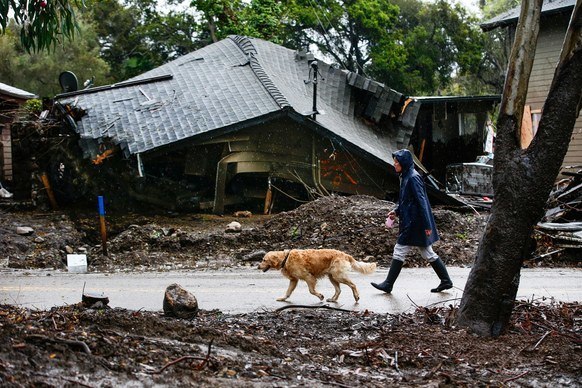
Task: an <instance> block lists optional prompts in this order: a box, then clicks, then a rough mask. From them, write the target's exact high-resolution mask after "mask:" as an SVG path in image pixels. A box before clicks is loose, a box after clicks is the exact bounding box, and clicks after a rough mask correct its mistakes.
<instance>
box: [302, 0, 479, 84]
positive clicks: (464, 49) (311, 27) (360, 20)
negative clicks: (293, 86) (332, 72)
mask: <svg viewBox="0 0 582 388" xmlns="http://www.w3.org/2000/svg"><path fill="white" fill-rule="evenodd" d="M293 5H294V8H292V9H293V13H292V14H293V15H295V17H296V18H297V24H296V25H295V26H294V27H295V30H296V32H297V34H298V36H299V39H298V43H299V44H301V45H303V46H307V45H311V44H315V45H317V47H318V48H319V50H320V51H322V52H323V53H324V54H327V55H329V56H331V57H333V58H334V60H335V61H336V62H337V63H338V64H339V65H340V66H341V67H343V68H346V69H348V70H351V71H355V72H358V73H363V74H366V75H368V76H370V77H372V78H374V79H376V80H378V81H381V82H384V83H386V84H387V85H389V86H390V87H392V88H394V89H397V90H399V91H402V92H404V93H407V94H433V93H437V92H438V91H439V90H443V89H444V88H445V87H446V86H447V85H448V84H449V83H450V82H451V79H452V76H453V75H454V74H468V73H471V72H474V71H475V70H476V69H477V68H478V66H479V64H480V62H481V61H482V59H483V43H484V41H483V36H482V33H481V31H480V30H479V28H478V26H477V21H476V19H475V18H473V17H471V16H470V15H468V14H467V12H466V11H465V10H464V9H463V8H462V7H460V6H459V5H450V4H449V2H447V1H444V0H439V1H436V2H434V3H433V2H425V1H420V0H392V1H390V0H372V1H355V0H349V1H347V0H325V1H318V2H314V1H313V0H295V1H294V2H293Z"/></svg>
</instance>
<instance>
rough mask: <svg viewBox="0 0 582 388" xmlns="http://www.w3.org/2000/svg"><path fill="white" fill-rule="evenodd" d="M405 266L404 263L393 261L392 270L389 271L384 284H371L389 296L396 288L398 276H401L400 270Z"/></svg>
mask: <svg viewBox="0 0 582 388" xmlns="http://www.w3.org/2000/svg"><path fill="white" fill-rule="evenodd" d="M403 264H404V262H403V261H400V260H394V259H392V263H391V264H390V270H389V271H388V276H386V280H384V281H383V282H382V283H380V284H378V283H370V284H371V285H372V286H374V287H375V288H377V289H379V290H380V291H384V292H385V293H387V294H389V293H391V292H392V287H393V286H394V282H395V281H396V278H397V277H398V275H400V270H401V269H402V265H403Z"/></svg>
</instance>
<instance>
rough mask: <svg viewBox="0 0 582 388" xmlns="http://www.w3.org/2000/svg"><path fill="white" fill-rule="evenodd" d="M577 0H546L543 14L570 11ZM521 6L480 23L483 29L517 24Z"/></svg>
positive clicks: (489, 29) (488, 29)
mask: <svg viewBox="0 0 582 388" xmlns="http://www.w3.org/2000/svg"><path fill="white" fill-rule="evenodd" d="M575 4H576V0H545V1H544V4H543V5H542V16H544V17H545V16H550V15H553V14H557V13H563V12H570V11H571V9H572V8H574V5H575ZM520 13H521V6H517V7H515V8H512V9H510V10H509V11H506V12H504V13H502V14H500V15H497V16H495V17H493V18H491V19H489V20H487V21H485V22H483V23H481V24H480V26H481V29H482V30H483V31H491V30H494V29H496V28H499V27H504V26H508V25H512V24H517V21H518V20H519V15H520Z"/></svg>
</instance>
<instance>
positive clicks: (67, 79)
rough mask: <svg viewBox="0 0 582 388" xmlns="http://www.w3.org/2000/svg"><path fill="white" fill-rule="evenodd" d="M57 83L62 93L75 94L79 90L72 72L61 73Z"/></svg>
mask: <svg viewBox="0 0 582 388" xmlns="http://www.w3.org/2000/svg"><path fill="white" fill-rule="evenodd" d="M59 82H60V84H61V88H62V89H63V93H67V92H76V91H77V89H79V82H78V81H77V76H76V75H75V73H73V72H72V71H63V72H62V73H61V74H60V75H59Z"/></svg>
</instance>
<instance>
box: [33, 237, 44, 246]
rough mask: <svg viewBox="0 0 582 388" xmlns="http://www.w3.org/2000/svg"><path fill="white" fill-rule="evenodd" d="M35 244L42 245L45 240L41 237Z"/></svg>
mask: <svg viewBox="0 0 582 388" xmlns="http://www.w3.org/2000/svg"><path fill="white" fill-rule="evenodd" d="M34 242H35V243H37V244H42V243H43V242H44V238H42V237H40V236H39V237H37V238H35V239H34Z"/></svg>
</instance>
